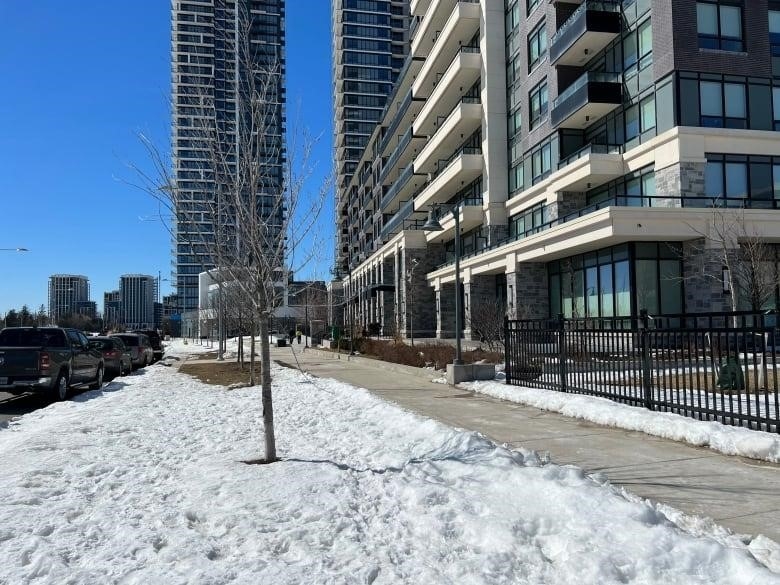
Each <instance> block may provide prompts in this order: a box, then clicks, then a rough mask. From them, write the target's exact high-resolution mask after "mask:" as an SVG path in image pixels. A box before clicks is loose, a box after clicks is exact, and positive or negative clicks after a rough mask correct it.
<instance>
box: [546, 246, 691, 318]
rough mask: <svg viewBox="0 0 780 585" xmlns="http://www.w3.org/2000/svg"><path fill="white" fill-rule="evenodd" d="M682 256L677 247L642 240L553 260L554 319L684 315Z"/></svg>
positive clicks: (552, 305) (551, 265) (551, 286)
mask: <svg viewBox="0 0 780 585" xmlns="http://www.w3.org/2000/svg"><path fill="white" fill-rule="evenodd" d="M681 258H682V253H681V248H680V246H679V244H677V243H674V242H670V243H667V242H649V243H645V242H637V243H629V244H622V245H620V246H614V247H612V248H604V249H602V250H598V251H595V252H589V253H587V254H582V255H578V256H572V257H569V258H564V259H562V260H556V261H554V262H550V263H549V264H548V265H547V269H548V275H549V279H550V299H549V300H550V312H551V315H552V316H556V315H557V314H559V313H562V314H563V315H564V316H565V317H574V318H579V317H612V316H618V317H622V316H629V315H631V314H632V308H633V311H634V313H638V312H639V311H640V310H641V309H647V310H648V311H649V312H650V313H651V314H659V313H664V314H673V313H681V312H682V306H683V303H682V299H683V294H682V293H683V289H682V278H681V277H682V259H681ZM632 282H635V285H633V284H632Z"/></svg>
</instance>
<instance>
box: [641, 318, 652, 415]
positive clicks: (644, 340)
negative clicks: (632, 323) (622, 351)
mask: <svg viewBox="0 0 780 585" xmlns="http://www.w3.org/2000/svg"><path fill="white" fill-rule="evenodd" d="M649 329H650V318H649V317H648V315H647V309H642V310H641V311H639V343H640V344H641V345H642V396H643V398H644V402H645V408H648V409H650V410H652V409H653V379H652V376H653V373H652V368H651V364H650V331H649Z"/></svg>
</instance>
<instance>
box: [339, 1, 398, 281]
mask: <svg viewBox="0 0 780 585" xmlns="http://www.w3.org/2000/svg"><path fill="white" fill-rule="evenodd" d="M331 26H332V35H333V39H332V41H333V83H334V87H333V91H334V101H335V107H334V115H335V119H334V139H335V140H334V142H335V145H336V152H335V158H336V228H337V229H336V255H335V259H336V266H335V270H336V272H337V273H341V272H344V273H345V274H346V270H345V269H346V268H347V265H346V262H345V260H346V258H347V256H348V254H349V251H348V248H349V247H350V246H354V249H355V250H359V249H360V247H361V246H366V245H368V246H370V245H371V244H372V243H373V241H374V237H375V236H374V234H373V233H368V232H360V233H358V231H357V228H356V226H355V225H354V224H355V222H354V221H352V220H353V219H354V214H352V213H351V209H352V206H353V205H354V206H355V207H356V208H357V207H361V203H362V201H363V200H365V199H366V198H365V197H362V194H358V193H357V192H356V191H355V190H350V189H349V188H348V187H349V185H350V181H351V179H352V175H353V174H354V173H355V171H356V170H357V167H358V163H359V161H360V158H361V156H362V155H363V152H364V150H365V148H366V146H367V145H368V141H369V138H370V137H371V134H372V133H373V132H374V129H375V128H376V125H377V123H378V122H379V120H380V119H381V118H382V116H383V112H384V110H385V107H386V106H387V103H388V97H389V96H390V94H391V93H392V92H393V87H394V84H395V81H396V80H397V79H398V76H399V73H400V71H401V69H402V68H403V65H404V62H405V59H406V55H407V53H408V52H409V0H331ZM397 97H400V98H404V97H406V96H397ZM403 130H405V129H401V132H402V133H403Z"/></svg>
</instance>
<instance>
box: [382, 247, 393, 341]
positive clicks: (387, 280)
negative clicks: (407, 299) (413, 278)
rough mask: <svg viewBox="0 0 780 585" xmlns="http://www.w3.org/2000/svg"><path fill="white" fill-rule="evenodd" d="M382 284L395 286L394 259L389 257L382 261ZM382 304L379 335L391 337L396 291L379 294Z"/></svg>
mask: <svg viewBox="0 0 780 585" xmlns="http://www.w3.org/2000/svg"><path fill="white" fill-rule="evenodd" d="M382 284H389V285H394V284H395V257H394V256H390V257H388V258H385V259H384V260H383V261H382ZM379 295H380V299H381V300H380V302H381V304H382V321H381V323H380V326H381V334H382V335H385V336H392V335H394V334H395V330H396V314H395V305H396V303H395V295H396V291H395V290H391V291H383V292H381V293H379Z"/></svg>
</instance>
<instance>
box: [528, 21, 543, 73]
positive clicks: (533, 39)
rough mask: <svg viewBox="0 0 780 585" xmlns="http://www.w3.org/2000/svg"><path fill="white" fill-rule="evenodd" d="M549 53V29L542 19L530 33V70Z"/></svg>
mask: <svg viewBox="0 0 780 585" xmlns="http://www.w3.org/2000/svg"><path fill="white" fill-rule="evenodd" d="M546 54H547V29H546V28H545V22H544V21H542V22H541V23H539V25H537V27H536V28H535V29H534V30H533V31H531V34H530V35H528V71H531V69H533V68H534V67H535V66H536V64H537V63H539V61H541V60H542V57H544V56H545V55H546Z"/></svg>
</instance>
